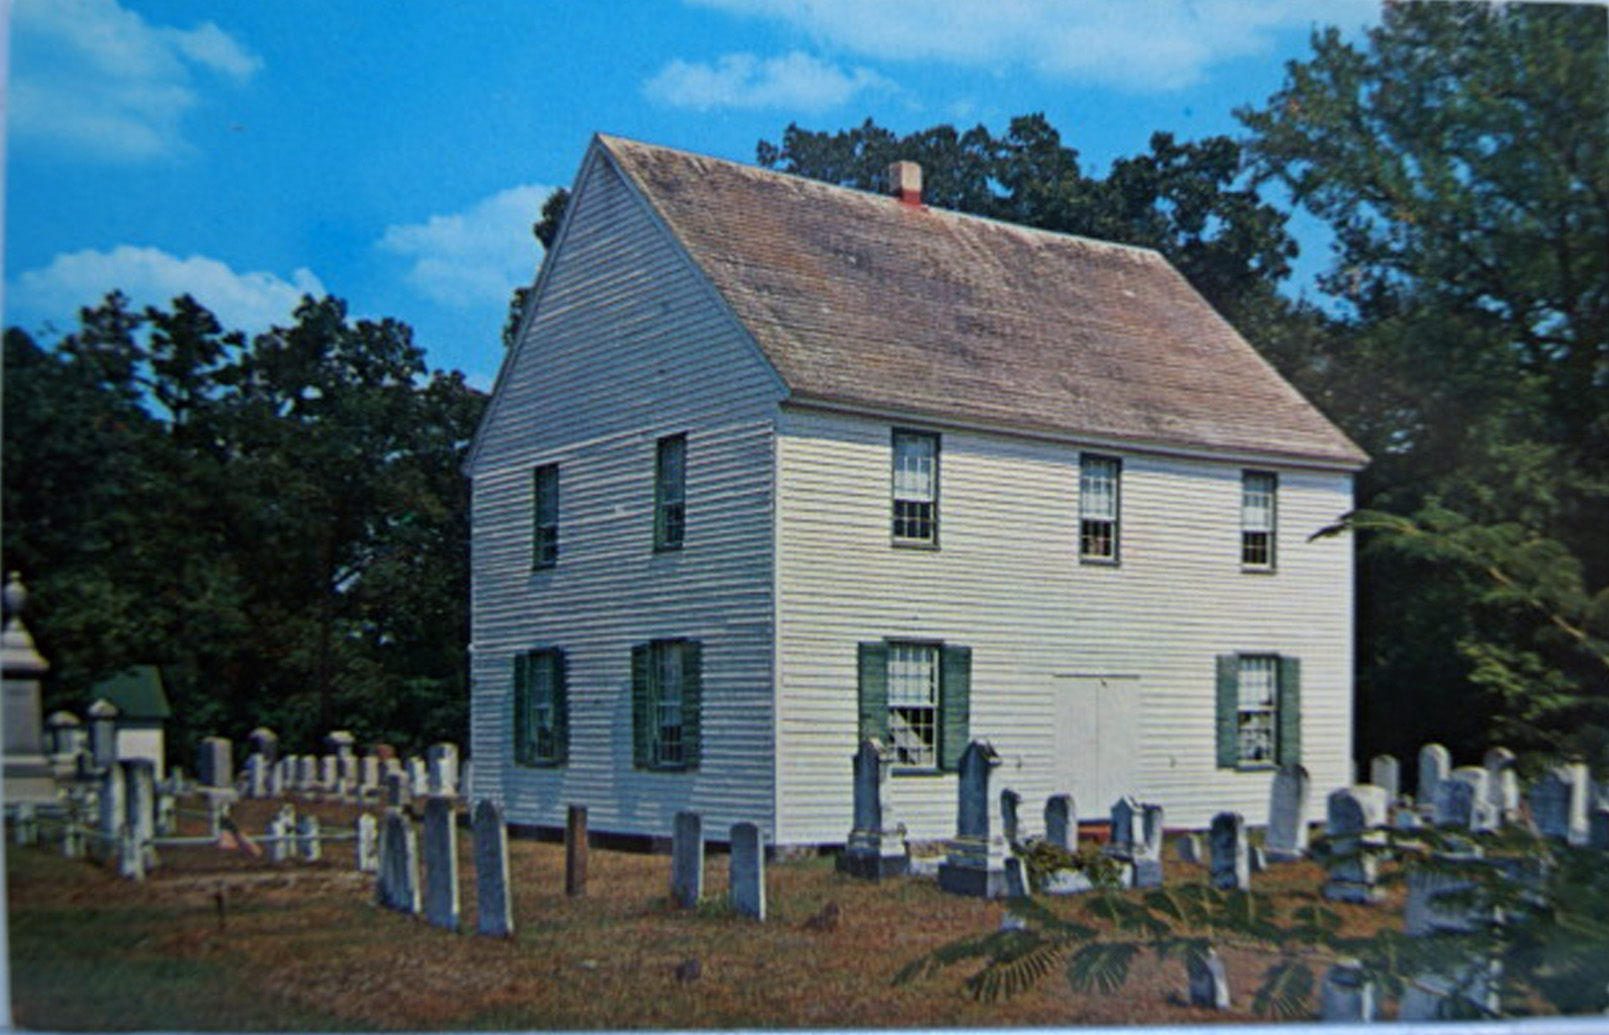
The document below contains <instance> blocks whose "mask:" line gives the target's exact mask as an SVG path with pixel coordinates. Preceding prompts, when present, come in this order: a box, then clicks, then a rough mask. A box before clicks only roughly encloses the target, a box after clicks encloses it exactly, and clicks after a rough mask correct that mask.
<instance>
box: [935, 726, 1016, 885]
mask: <svg viewBox="0 0 1609 1035" xmlns="http://www.w3.org/2000/svg"><path fill="white" fill-rule="evenodd" d="M999 765H1000V756H999V755H997V754H996V753H995V750H994V748H992V747H990V746H989V745H988V744H986V743H984V742H982V741H978V740H974V741H973V742H972V743H970V744H968V745H967V749H966V751H965V752H964V753H963V754H962V755H961V772H960V778H959V779H958V780H957V781H956V788H957V805H956V824H955V839H954V840H953V841H951V842H950V852H949V855H948V856H947V857H946V859H945V860H944V862H943V863H941V864H940V865H939V887H941V888H943V889H944V890H945V891H949V892H953V893H954V894H957V895H972V896H975V897H978V898H999V897H1000V896H1001V895H1003V894H1004V893H1005V890H1006V853H1005V839H1004V838H1002V837H1001V836H1000V834H999V833H998V832H997V831H995V830H994V829H992V826H991V818H992V817H991V816H990V813H991V812H992V811H993V804H994V803H993V799H992V796H991V795H990V793H989V782H990V780H991V779H993V777H994V770H995V768H996V767H997V766H999Z"/></svg>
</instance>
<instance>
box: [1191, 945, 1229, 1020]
mask: <svg viewBox="0 0 1609 1035" xmlns="http://www.w3.org/2000/svg"><path fill="white" fill-rule="evenodd" d="M1186 969H1187V971H1188V972H1189V978H1190V1005H1191V1006H1207V1007H1211V1008H1212V1009H1214V1010H1227V1009H1229V974H1228V972H1227V971H1226V970H1224V963H1223V960H1221V959H1219V958H1218V952H1217V950H1216V949H1212V948H1208V949H1207V951H1206V952H1204V953H1201V954H1199V955H1197V954H1195V953H1191V954H1190V955H1189V956H1187V957H1186Z"/></svg>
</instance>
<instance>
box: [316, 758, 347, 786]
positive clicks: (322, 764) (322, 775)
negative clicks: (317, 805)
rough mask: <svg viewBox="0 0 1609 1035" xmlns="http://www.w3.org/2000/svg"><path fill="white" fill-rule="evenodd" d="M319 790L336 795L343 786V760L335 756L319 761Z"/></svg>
mask: <svg viewBox="0 0 1609 1035" xmlns="http://www.w3.org/2000/svg"><path fill="white" fill-rule="evenodd" d="M318 786H319V790H321V791H324V792H326V793H334V792H335V791H337V790H339V789H340V786H341V760H340V758H338V757H337V756H335V755H324V756H322V757H320V758H319V760H318Z"/></svg>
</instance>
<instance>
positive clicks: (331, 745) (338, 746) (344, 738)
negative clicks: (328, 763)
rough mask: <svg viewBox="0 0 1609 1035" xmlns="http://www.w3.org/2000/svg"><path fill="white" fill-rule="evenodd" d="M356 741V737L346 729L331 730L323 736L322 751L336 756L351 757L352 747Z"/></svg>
mask: <svg viewBox="0 0 1609 1035" xmlns="http://www.w3.org/2000/svg"><path fill="white" fill-rule="evenodd" d="M357 742H358V740H357V738H356V737H354V736H352V734H351V733H350V732H348V731H346V730H331V731H330V732H329V733H327V734H325V736H324V751H325V753H326V754H331V755H334V756H335V757H336V758H351V757H352V747H353V745H354V744H356V743H357Z"/></svg>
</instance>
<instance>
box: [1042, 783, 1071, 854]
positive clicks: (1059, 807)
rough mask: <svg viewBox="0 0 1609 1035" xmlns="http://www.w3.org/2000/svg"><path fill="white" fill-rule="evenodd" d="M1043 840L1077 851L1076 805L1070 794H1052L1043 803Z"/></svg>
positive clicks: (1067, 849)
mask: <svg viewBox="0 0 1609 1035" xmlns="http://www.w3.org/2000/svg"><path fill="white" fill-rule="evenodd" d="M1045 840H1046V841H1048V842H1050V843H1051V844H1053V845H1055V846H1056V847H1057V848H1061V849H1064V850H1066V851H1069V852H1076V851H1078V804H1077V802H1075V801H1074V800H1073V796H1072V795H1071V794H1052V795H1051V796H1050V797H1049V799H1047V800H1046V801H1045Z"/></svg>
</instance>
